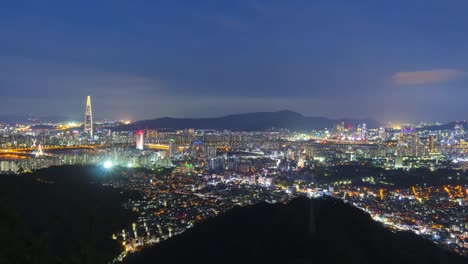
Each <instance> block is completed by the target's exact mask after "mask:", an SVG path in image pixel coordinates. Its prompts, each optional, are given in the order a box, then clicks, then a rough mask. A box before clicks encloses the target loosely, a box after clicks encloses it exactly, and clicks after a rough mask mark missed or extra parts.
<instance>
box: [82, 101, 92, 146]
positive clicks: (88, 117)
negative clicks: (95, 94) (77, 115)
mask: <svg viewBox="0 0 468 264" xmlns="http://www.w3.org/2000/svg"><path fill="white" fill-rule="evenodd" d="M84 132H85V133H86V134H88V135H89V136H90V137H93V111H92V110H91V96H89V95H88V96H87V97H86V112H85V119H84Z"/></svg>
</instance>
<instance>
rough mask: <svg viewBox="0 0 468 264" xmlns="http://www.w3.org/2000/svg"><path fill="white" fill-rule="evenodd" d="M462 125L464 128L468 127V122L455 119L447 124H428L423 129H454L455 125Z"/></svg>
mask: <svg viewBox="0 0 468 264" xmlns="http://www.w3.org/2000/svg"><path fill="white" fill-rule="evenodd" d="M457 124H458V125H462V126H463V128H464V129H468V122H467V121H465V120H462V121H453V122H450V123H447V124H442V125H433V126H426V127H424V128H423V129H426V130H453V129H454V128H455V125H457Z"/></svg>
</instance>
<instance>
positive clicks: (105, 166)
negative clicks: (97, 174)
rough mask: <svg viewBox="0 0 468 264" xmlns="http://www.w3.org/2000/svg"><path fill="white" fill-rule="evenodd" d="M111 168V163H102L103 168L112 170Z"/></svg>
mask: <svg viewBox="0 0 468 264" xmlns="http://www.w3.org/2000/svg"><path fill="white" fill-rule="evenodd" d="M112 166H114V164H112V161H110V160H108V161H106V162H104V168H106V169H110V168H112Z"/></svg>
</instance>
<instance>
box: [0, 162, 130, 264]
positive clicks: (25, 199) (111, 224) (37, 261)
mask: <svg viewBox="0 0 468 264" xmlns="http://www.w3.org/2000/svg"><path fill="white" fill-rule="evenodd" d="M108 177H114V175H110V173H107V172H105V171H103V170H102V169H101V168H98V167H91V166H86V167H83V166H62V167H51V168H48V169H42V170H38V171H36V172H34V173H30V174H29V173H27V174H23V175H0V264H3V263H5V264H23V263H24V264H26V263H27V264H65V263H66V264H101V263H103V264H104V263H109V261H111V260H112V259H113V258H115V257H116V256H117V255H119V254H120V252H121V251H122V247H121V245H120V244H119V243H118V242H117V241H115V240H112V238H111V234H112V233H114V232H116V231H118V230H121V229H122V228H123V227H125V226H127V225H128V224H130V223H131V222H132V221H133V219H134V217H135V216H134V215H133V214H132V213H131V212H130V211H128V210H126V209H124V208H123V207H122V206H121V203H122V202H124V201H126V200H127V199H128V198H129V197H132V195H137V194H134V193H128V192H124V191H122V190H118V189H114V188H112V187H107V186H102V185H101V184H92V182H100V181H102V180H103V179H104V178H108Z"/></svg>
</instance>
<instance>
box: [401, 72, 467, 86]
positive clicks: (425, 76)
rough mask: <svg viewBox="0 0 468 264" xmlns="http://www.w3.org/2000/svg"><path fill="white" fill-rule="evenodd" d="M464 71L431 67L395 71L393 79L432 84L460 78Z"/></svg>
mask: <svg viewBox="0 0 468 264" xmlns="http://www.w3.org/2000/svg"><path fill="white" fill-rule="evenodd" d="M465 74H466V73H465V72H464V71H462V70H459V69H432V70H426V71H412V72H397V73H395V74H394V75H393V80H394V81H395V82H396V83H397V84H401V85H419V84H433V83H440V82H446V81H451V80H456V79H459V78H462V77H463V76H464V75H465Z"/></svg>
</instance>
